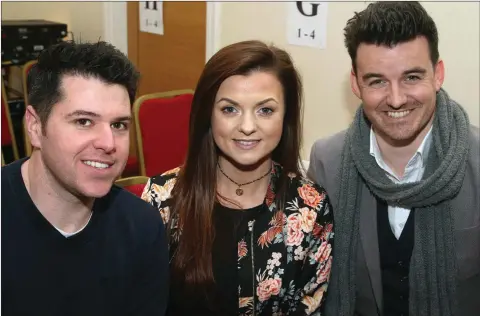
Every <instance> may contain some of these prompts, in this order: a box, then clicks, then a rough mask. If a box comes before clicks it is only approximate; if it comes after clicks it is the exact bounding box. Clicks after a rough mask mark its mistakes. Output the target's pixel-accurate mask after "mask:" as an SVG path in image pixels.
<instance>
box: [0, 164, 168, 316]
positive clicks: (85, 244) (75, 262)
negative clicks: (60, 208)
mask: <svg viewBox="0 0 480 316" xmlns="http://www.w3.org/2000/svg"><path fill="white" fill-rule="evenodd" d="M24 161H25V159H23V160H19V161H17V162H15V163H13V164H10V165H8V166H5V167H3V168H2V209H1V213H2V215H1V216H2V233H1V234H2V235H1V238H2V242H1V243H2V250H1V251H2V309H1V314H2V315H8V316H14V315H48V316H57V315H58V316H60V315H61V316H64V315H69V316H71V315H73V316H75V315H79V316H80V315H81V316H85V315H89V316H95V315H99V316H100V315H101V316H105V315H115V316H117V315H164V313H165V310H166V305H167V301H168V249H167V241H166V235H165V229H164V225H163V222H162V220H161V217H160V215H159V213H158V211H157V210H155V209H154V208H153V207H152V206H150V205H149V204H147V203H145V202H144V201H142V200H140V199H139V198H137V197H135V196H134V195H133V194H130V193H128V192H126V191H124V190H122V189H121V188H119V187H116V186H114V187H113V188H112V189H111V191H110V192H109V194H108V195H107V196H105V197H104V198H101V199H97V200H96V202H95V204H94V207H93V214H92V217H91V219H90V222H89V223H88V224H87V226H86V227H85V229H83V230H82V231H81V232H79V233H78V234H76V235H73V236H71V237H69V238H66V237H64V236H63V235H62V234H61V233H60V232H58V231H57V230H56V228H55V227H53V226H52V225H51V224H50V223H49V222H48V221H47V220H46V219H45V218H44V217H43V216H42V214H41V213H40V212H39V211H38V209H37V208H36V207H35V205H34V203H33V201H32V200H31V198H30V196H29V194H28V192H27V190H26V188H25V184H24V182H23V179H22V175H21V165H22V163H23V162H24Z"/></svg>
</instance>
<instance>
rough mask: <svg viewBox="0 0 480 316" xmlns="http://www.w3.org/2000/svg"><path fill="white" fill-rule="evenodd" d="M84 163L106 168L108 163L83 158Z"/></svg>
mask: <svg viewBox="0 0 480 316" xmlns="http://www.w3.org/2000/svg"><path fill="white" fill-rule="evenodd" d="M83 163H84V164H86V165H89V166H90V167H95V168H98V169H106V168H108V165H107V164H106V163H101V162H97V161H92V160H85V161H83Z"/></svg>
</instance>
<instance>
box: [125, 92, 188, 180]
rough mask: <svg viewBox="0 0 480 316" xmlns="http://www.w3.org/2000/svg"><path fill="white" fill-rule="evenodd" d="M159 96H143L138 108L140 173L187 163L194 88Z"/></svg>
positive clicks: (152, 173)
mask: <svg viewBox="0 0 480 316" xmlns="http://www.w3.org/2000/svg"><path fill="white" fill-rule="evenodd" d="M182 91H184V90H182ZM159 95H161V94H157V95H147V96H144V97H142V98H139V99H138V100H137V102H138V103H137V102H136V104H135V110H134V112H135V114H134V116H135V123H136V128H137V145H138V150H139V155H138V156H139V161H140V169H141V170H140V171H141V172H140V173H141V174H142V175H144V176H148V177H151V176H154V175H158V174H161V173H163V172H165V171H168V170H170V169H173V168H175V167H178V166H179V165H181V164H183V161H184V159H185V155H186V153H187V147H188V130H189V120H190V110H191V105H192V100H193V91H191V92H190V93H182V94H179V95H174V96H167V97H161V96H160V97H159Z"/></svg>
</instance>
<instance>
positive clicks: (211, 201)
mask: <svg viewBox="0 0 480 316" xmlns="http://www.w3.org/2000/svg"><path fill="white" fill-rule="evenodd" d="M255 71H262V72H269V73H272V74H274V75H275V76H276V77H277V79H278V80H279V81H280V83H281V84H282V87H283V93H284V100H285V117H284V122H283V131H282V137H281V139H280V142H279V144H278V146H277V147H276V149H275V150H274V152H273V153H272V159H273V160H274V161H275V162H277V163H279V164H280V165H281V166H282V167H283V172H282V175H280V179H281V180H280V183H279V184H277V189H276V191H277V192H279V193H277V200H278V203H280V205H283V203H282V198H283V196H284V194H283V193H281V192H283V191H284V189H283V191H282V187H285V183H286V181H287V175H288V173H289V172H295V173H297V174H298V173H299V162H300V146H301V133H302V126H301V116H302V110H301V108H302V106H301V104H302V82H301V78H300V76H299V74H298V72H297V70H296V69H295V67H294V65H293V63H292V60H291V58H290V56H289V54H288V53H287V52H285V51H284V50H281V49H279V48H276V47H275V46H272V45H270V46H269V45H266V44H265V43H263V42H260V41H244V42H239V43H235V44H232V45H229V46H226V47H224V48H223V49H221V50H220V51H218V52H217V53H216V54H215V55H214V56H213V57H212V58H211V59H210V60H209V61H208V62H207V64H206V65H205V68H204V70H203V72H202V74H201V76H200V79H199V81H198V83H197V87H196V89H195V94H194V96H193V102H192V108H191V114H190V126H189V145H188V151H187V155H186V159H185V163H184V165H183V166H182V168H181V170H180V172H179V175H178V179H177V182H176V184H175V187H174V189H173V191H172V205H171V208H170V209H171V212H172V214H176V215H178V226H179V227H180V229H181V236H180V239H179V243H178V244H177V248H176V250H175V253H174V255H173V258H172V270H173V272H174V273H175V274H178V275H179V276H181V277H182V278H184V281H185V283H186V284H188V285H191V286H196V285H200V286H202V285H210V284H212V283H213V282H214V278H213V271H212V256H211V254H212V245H213V239H214V236H215V230H214V227H213V219H212V214H213V208H214V205H215V202H216V201H217V192H216V168H217V160H218V149H217V146H216V144H215V142H214V139H213V135H212V130H211V117H212V111H213V106H214V103H215V97H216V94H217V92H218V89H219V88H220V85H221V84H222V82H223V81H224V80H225V79H227V78H228V77H230V76H234V75H248V74H250V73H252V72H255Z"/></svg>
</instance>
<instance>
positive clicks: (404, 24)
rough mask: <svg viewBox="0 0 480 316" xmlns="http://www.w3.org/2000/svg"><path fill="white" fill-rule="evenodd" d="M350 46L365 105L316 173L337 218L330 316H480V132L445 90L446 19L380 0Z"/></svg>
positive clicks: (322, 153) (325, 143)
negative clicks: (442, 44) (442, 28)
mask: <svg viewBox="0 0 480 316" xmlns="http://www.w3.org/2000/svg"><path fill="white" fill-rule="evenodd" d="M345 44H346V47H347V49H348V52H349V55H350V57H351V61H352V71H351V86H352V90H353V92H354V94H355V95H356V96H357V97H358V98H359V99H361V100H362V105H361V106H360V107H359V109H358V111H357V113H356V116H355V118H354V121H353V123H352V124H351V126H350V127H349V128H348V129H347V130H346V131H342V132H340V133H338V134H336V135H333V136H331V137H329V138H327V139H322V140H318V141H317V142H316V143H315V144H314V146H313V148H312V152H311V158H310V169H309V175H310V176H311V177H313V178H314V179H315V180H316V181H317V182H318V183H319V184H320V185H322V186H324V187H325V188H326V190H327V192H328V194H329V195H330V196H331V197H332V205H333V210H334V218H335V228H336V240H335V245H334V249H333V257H334V260H333V267H332V276H331V283H330V287H329V289H328V294H327V301H326V305H325V307H326V314H325V315H327V316H346V315H348V316H351V315H361V316H374V315H382V316H390V315H412V316H433V315H435V316H437V315H442V316H452V315H461V316H474V315H479V313H480V300H478V293H479V291H480V250H479V249H480V194H479V189H480V188H479V183H480V172H479V165H480V163H479V130H478V127H473V126H471V125H470V124H469V119H468V116H467V114H466V112H465V110H464V109H463V108H462V107H461V106H460V105H459V104H458V103H456V102H455V101H454V100H453V99H451V98H450V97H449V95H448V94H447V92H446V91H445V90H444V89H442V84H443V80H444V63H443V61H442V60H441V59H440V58H439V52H438V33H437V28H436V26H435V23H434V21H433V20H432V18H431V17H430V16H429V15H428V13H427V12H426V11H425V9H424V8H423V7H422V6H421V5H420V4H419V3H417V2H378V3H373V4H370V5H369V6H368V7H367V8H366V9H365V10H364V11H362V12H359V13H356V14H355V16H354V17H353V18H351V19H350V20H349V21H348V23H347V26H346V27H345ZM475 293H476V294H475Z"/></svg>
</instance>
